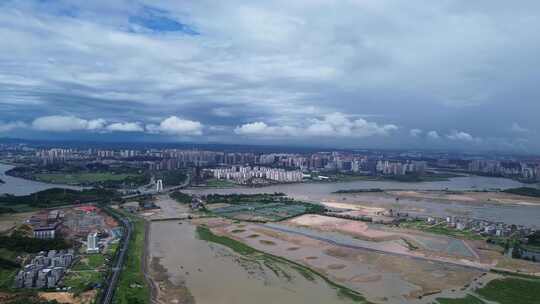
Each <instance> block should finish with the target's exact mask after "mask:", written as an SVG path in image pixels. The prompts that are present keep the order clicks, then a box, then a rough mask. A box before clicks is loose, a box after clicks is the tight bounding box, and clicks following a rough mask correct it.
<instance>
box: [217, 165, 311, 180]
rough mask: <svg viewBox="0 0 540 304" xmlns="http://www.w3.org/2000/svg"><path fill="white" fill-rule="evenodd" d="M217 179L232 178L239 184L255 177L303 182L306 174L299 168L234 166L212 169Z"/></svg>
mask: <svg viewBox="0 0 540 304" xmlns="http://www.w3.org/2000/svg"><path fill="white" fill-rule="evenodd" d="M210 172H212V176H213V177H214V178H217V179H227V180H232V181H234V182H236V183H239V184H246V183H249V182H252V181H253V179H266V180H271V181H276V182H280V183H291V182H301V181H302V180H303V178H304V174H303V173H302V171H299V170H292V171H287V170H285V169H276V168H268V167H260V166H255V167H250V166H232V167H230V168H218V169H210Z"/></svg>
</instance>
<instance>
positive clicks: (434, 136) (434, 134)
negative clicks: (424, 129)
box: [427, 131, 440, 139]
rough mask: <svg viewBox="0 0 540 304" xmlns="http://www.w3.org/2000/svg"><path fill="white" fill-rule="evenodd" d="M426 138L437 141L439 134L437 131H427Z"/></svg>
mask: <svg viewBox="0 0 540 304" xmlns="http://www.w3.org/2000/svg"><path fill="white" fill-rule="evenodd" d="M427 136H428V137H429V138H431V139H439V138H440V136H439V133H437V131H429V132H428V133H427Z"/></svg>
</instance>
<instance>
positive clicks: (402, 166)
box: [376, 160, 427, 175]
mask: <svg viewBox="0 0 540 304" xmlns="http://www.w3.org/2000/svg"><path fill="white" fill-rule="evenodd" d="M426 169H427V162H425V161H405V162H400V161H395V162H391V161H382V160H380V161H378V162H377V166H376V170H377V173H378V174H381V175H406V174H411V173H412V174H423V173H424V172H425V171H426Z"/></svg>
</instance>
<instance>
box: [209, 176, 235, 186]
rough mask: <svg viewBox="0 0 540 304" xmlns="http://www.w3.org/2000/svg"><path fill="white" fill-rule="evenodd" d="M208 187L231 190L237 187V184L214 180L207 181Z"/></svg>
mask: <svg viewBox="0 0 540 304" xmlns="http://www.w3.org/2000/svg"><path fill="white" fill-rule="evenodd" d="M206 186H207V187H211V188H231V187H235V186H236V184H235V183H233V182H231V181H228V180H224V179H215V178H212V179H209V180H207V181H206Z"/></svg>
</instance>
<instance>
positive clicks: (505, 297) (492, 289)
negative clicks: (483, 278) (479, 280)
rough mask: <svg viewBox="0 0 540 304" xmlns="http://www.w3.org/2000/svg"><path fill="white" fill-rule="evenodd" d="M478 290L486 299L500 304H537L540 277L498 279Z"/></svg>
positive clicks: (539, 294) (539, 296) (539, 297)
mask: <svg viewBox="0 0 540 304" xmlns="http://www.w3.org/2000/svg"><path fill="white" fill-rule="evenodd" d="M476 292H477V293H478V294H479V295H480V296H482V297H483V298H485V299H486V300H488V301H494V302H498V303H499V304H535V303H539V299H540V279H522V278H515V277H508V278H504V279H497V280H493V281H491V282H489V283H488V284H486V286H484V287H483V288H481V289H479V290H477V291H476Z"/></svg>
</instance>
